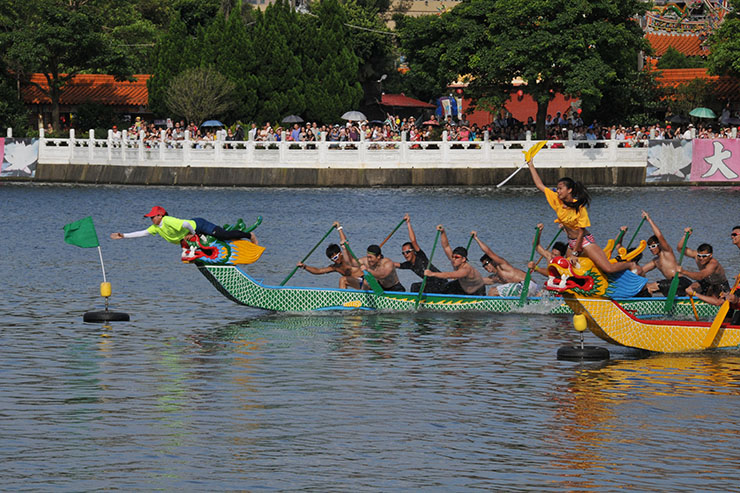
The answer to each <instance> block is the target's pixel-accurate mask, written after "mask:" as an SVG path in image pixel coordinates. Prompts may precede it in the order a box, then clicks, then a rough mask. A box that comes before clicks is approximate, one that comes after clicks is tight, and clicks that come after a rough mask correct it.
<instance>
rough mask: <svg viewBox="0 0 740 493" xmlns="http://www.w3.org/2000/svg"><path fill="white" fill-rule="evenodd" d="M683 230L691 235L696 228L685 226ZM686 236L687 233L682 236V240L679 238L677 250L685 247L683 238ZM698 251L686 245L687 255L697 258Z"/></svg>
mask: <svg viewBox="0 0 740 493" xmlns="http://www.w3.org/2000/svg"><path fill="white" fill-rule="evenodd" d="M683 232H684V233H688V234H689V236H691V233H693V232H694V230H693V229H691V228H684V230H683ZM684 238H686V235H685V234H684V235H683V236H682V237H681V239H680V240H678V245H677V246H676V251H677V252H680V251H681V249H682V248H683V239H684ZM696 253H697V252H696V250H694V249H692V248H689V247H688V246H687V247H686V255H687V256H688V257H690V258H696Z"/></svg>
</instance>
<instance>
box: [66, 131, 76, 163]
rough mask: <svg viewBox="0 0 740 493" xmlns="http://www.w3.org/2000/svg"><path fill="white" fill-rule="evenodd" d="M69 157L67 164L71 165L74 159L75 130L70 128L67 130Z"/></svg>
mask: <svg viewBox="0 0 740 493" xmlns="http://www.w3.org/2000/svg"><path fill="white" fill-rule="evenodd" d="M68 152H69V155H68V158H67V163H68V164H72V160H73V159H74V155H75V129H74V128H70V129H69V150H68Z"/></svg>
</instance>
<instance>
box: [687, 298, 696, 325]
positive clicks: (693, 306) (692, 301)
mask: <svg viewBox="0 0 740 493" xmlns="http://www.w3.org/2000/svg"><path fill="white" fill-rule="evenodd" d="M686 294H688V293H686ZM689 301H690V302H691V309H692V310H694V318H695V319H697V320H699V312H697V311H696V303H694V295H691V294H689Z"/></svg>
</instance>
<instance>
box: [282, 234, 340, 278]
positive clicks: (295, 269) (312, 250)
mask: <svg viewBox="0 0 740 493" xmlns="http://www.w3.org/2000/svg"><path fill="white" fill-rule="evenodd" d="M333 230H334V225H333V224H332V225H331V228H329V231H327V232H326V234H325V235H324V236H323V238H321V239H320V240H319V242H318V243H316V245H315V246H314V247H313V248H312V249H311V251H310V252H308V254H307V255H306V256H305V257H303V259H302V260H301V263H303V262H305V261H306V260H308V257H310V256H311V254H312V253H313V252H314V250H316V249H317V248H318V247H319V245H321V244H322V243H323V242H324V240H325V239H326V237H327V236H329V235H330V234H331V232H332V231H333ZM297 270H298V266H297V265H296V266H295V267H293V270H292V271H290V274H288V277H286V278H285V279H283V282H281V283H280V285H281V286H285V283H286V282H288V280H290V278H291V277H293V274H295V273H296V271H297Z"/></svg>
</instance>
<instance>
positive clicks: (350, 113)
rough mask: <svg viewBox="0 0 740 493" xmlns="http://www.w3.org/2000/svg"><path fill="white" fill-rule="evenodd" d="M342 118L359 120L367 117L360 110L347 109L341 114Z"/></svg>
mask: <svg viewBox="0 0 740 493" xmlns="http://www.w3.org/2000/svg"><path fill="white" fill-rule="evenodd" d="M342 119H343V120H350V121H355V122H359V121H361V120H367V117H366V116H365V115H364V114H363V113H362V112H360V111H348V112H347V113H345V114H343V115H342Z"/></svg>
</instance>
